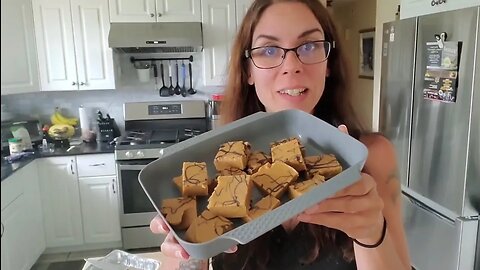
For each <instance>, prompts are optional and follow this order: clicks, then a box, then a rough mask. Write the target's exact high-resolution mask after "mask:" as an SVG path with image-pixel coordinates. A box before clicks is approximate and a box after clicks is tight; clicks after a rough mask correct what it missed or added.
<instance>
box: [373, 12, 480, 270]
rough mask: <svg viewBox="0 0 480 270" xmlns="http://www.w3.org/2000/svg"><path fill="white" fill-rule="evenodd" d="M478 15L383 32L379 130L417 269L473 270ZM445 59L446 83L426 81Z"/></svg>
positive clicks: (478, 150) (478, 158)
mask: <svg viewBox="0 0 480 270" xmlns="http://www.w3.org/2000/svg"><path fill="white" fill-rule="evenodd" d="M479 9H480V8H479V7H474V8H468V9H461V10H456V11H449V12H443V13H437V14H432V15H427V16H421V17H417V18H411V19H406V20H399V21H395V22H391V23H386V24H384V25H383V40H382V74H381V98H380V99H381V104H380V112H381V113H380V131H381V132H383V133H384V134H385V135H386V136H387V137H388V138H389V139H390V140H391V141H392V142H393V144H394V145H395V148H396V152H397V159H398V164H399V175H400V179H401V182H402V191H403V196H402V198H403V205H404V208H403V210H404V212H403V217H404V225H405V230H406V233H407V238H408V243H409V248H410V255H411V258H412V264H413V267H414V268H415V269H417V270H439V269H440V270H443V269H445V270H470V269H475V270H478V269H480V258H479V253H480V251H479V250H480V244H479V241H480V240H479V239H480V233H479V211H480V210H479V209H480V75H479V74H480V44H479V43H480V31H479V29H480V26H479V12H480V11H479ZM432 44H433V45H432ZM451 44H453V45H454V46H455V48H456V51H455V50H450V49H451V47H450V46H451ZM447 45H448V46H447ZM447 47H448V48H449V49H448V50H447ZM432 48H434V49H432ZM452 51H453V52H452ZM448 53H451V55H453V56H454V58H455V56H456V57H457V58H456V59H455V61H457V67H455V65H451V68H449V69H446V70H444V71H442V72H446V73H442V74H449V75H446V76H447V77H448V76H453V77H449V78H450V79H448V78H447V79H445V78H440V79H438V78H437V77H435V76H432V75H431V74H432V72H433V73H435V72H439V71H438V69H436V67H435V63H434V62H435V61H440V62H441V63H440V64H441V65H443V64H442V63H444V62H446V60H445V61H444V62H442V61H443V60H444V58H443V56H444V55H447V54H448ZM442 55H443V56H442ZM448 60H449V61H450V59H448ZM440 70H441V69H440ZM452 71H453V72H454V73H452ZM435 74H437V73H435ZM442 76H443V75H442ZM435 78H437V79H435ZM452 78H453V79H452ZM447 88H448V89H449V90H448V91H450V92H448V91H444V90H445V89H447ZM431 89H436V90H435V91H436V92H435V95H433V96H432V94H431V92H429V91H430V90H431ZM447 92H448V93H449V99H448V100H447V99H442V98H444V97H445V96H446V94H445V93H447ZM452 93H453V98H452V96H450V94H452ZM440 97H442V98H440Z"/></svg>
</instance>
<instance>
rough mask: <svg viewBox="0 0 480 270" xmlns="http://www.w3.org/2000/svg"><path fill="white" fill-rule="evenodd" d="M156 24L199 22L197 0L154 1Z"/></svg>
mask: <svg viewBox="0 0 480 270" xmlns="http://www.w3.org/2000/svg"><path fill="white" fill-rule="evenodd" d="M156 2H157V5H156V6H157V22H200V21H202V13H201V11H200V6H201V5H200V1H199V0H156Z"/></svg>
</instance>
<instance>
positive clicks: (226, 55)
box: [202, 0, 252, 86]
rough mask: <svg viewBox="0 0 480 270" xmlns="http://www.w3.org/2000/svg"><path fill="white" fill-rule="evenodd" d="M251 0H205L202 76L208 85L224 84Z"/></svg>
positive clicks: (203, 7) (203, 4) (203, 5)
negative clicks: (233, 49) (232, 52)
mask: <svg viewBox="0 0 480 270" xmlns="http://www.w3.org/2000/svg"><path fill="white" fill-rule="evenodd" d="M251 2H252V0H237V1H235V0H202V18H203V43H204V48H203V57H204V61H203V65H204V67H203V76H204V81H205V85H206V86H220V85H225V83H226V75H227V71H228V70H227V69H228V66H227V65H228V62H229V60H230V53H231V49H232V46H233V42H234V39H235V35H236V33H237V25H238V26H239V25H240V23H241V22H242V20H243V16H245V13H246V10H247V9H248V7H249V6H250V3H251Z"/></svg>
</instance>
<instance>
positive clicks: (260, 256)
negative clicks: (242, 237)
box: [214, 0, 364, 269]
mask: <svg viewBox="0 0 480 270" xmlns="http://www.w3.org/2000/svg"><path fill="white" fill-rule="evenodd" d="M280 2H299V3H303V4H305V5H306V6H307V7H308V8H309V9H310V10H311V11H312V12H313V14H314V16H315V17H316V19H317V20H318V21H319V23H320V25H321V26H322V28H323V30H324V33H325V39H326V40H328V41H330V42H332V43H333V42H335V47H334V48H333V49H332V51H331V52H330V55H329V57H328V62H327V67H328V69H329V71H330V74H329V76H328V77H327V78H326V80H325V89H324V92H323V95H322V97H321V99H320V101H319V102H318V104H317V105H316V106H315V109H314V113H313V114H314V115H315V116H317V117H319V118H320V119H322V120H324V121H327V122H329V123H330V124H332V125H336V126H337V125H339V124H345V125H346V126H347V127H348V129H349V132H350V134H351V135H352V136H354V137H356V138H358V137H359V135H360V134H361V133H363V131H364V130H363V126H362V124H361V123H360V122H359V120H358V119H357V117H356V116H355V113H354V109H353V106H352V105H351V104H350V102H349V92H350V91H351V83H350V82H351V79H350V73H349V68H348V66H347V61H346V59H345V57H344V54H343V53H342V45H341V42H340V38H339V35H338V34H337V30H336V27H335V25H334V23H333V20H332V19H331V17H330V15H329V13H328V11H327V9H326V8H325V7H324V6H323V5H322V4H321V3H320V1H318V0H255V1H254V2H253V3H252V5H251V6H250V8H249V10H248V11H247V13H246V15H245V18H244V19H243V22H242V24H241V26H240V29H239V31H238V33H237V36H236V39H235V43H234V46H233V49H232V54H231V58H230V63H229V68H228V80H227V85H226V88H225V96H224V100H223V102H222V106H221V118H222V122H223V123H229V122H232V121H235V120H237V119H240V118H242V117H245V116H247V115H250V114H253V113H256V112H259V111H265V107H264V106H263V104H262V103H261V102H260V100H259V99H258V97H257V95H256V92H255V86H253V85H249V84H248V74H249V73H248V68H249V63H248V61H249V59H247V58H246V57H245V55H244V52H245V50H247V49H250V48H251V44H252V38H253V32H254V30H255V27H256V26H257V24H258V21H259V20H260V18H261V16H262V14H263V12H264V11H265V10H266V9H267V8H268V7H269V6H270V5H272V4H275V3H280ZM297 227H298V229H299V230H300V231H301V233H300V235H301V236H302V237H300V238H298V241H301V242H302V244H303V243H304V244H303V245H304V246H305V247H306V250H308V252H307V254H305V256H304V258H299V259H300V261H302V262H303V263H310V262H313V261H315V259H317V257H318V256H319V254H320V253H321V251H322V250H329V249H336V250H337V251H340V252H341V253H342V254H343V257H344V258H345V259H346V260H347V261H351V260H353V256H354V255H353V245H352V241H351V239H350V238H349V237H348V236H347V235H346V234H345V233H343V232H341V231H338V230H335V229H331V228H327V227H324V226H319V225H312V224H305V223H300V224H298V225H297ZM269 241H270V240H269V237H268V234H267V235H264V236H262V237H260V238H257V239H256V240H254V241H252V242H251V243H249V244H248V245H246V246H245V247H240V248H239V251H237V252H236V253H235V254H221V255H219V257H217V258H216V259H217V261H218V259H220V260H221V261H222V263H221V264H222V265H223V266H224V268H223V269H228V265H234V264H235V263H240V265H245V266H246V268H245V269H250V268H252V269H263V268H265V266H266V264H267V263H268V260H269V258H270V254H269V248H268V243H269ZM214 261H215V260H214Z"/></svg>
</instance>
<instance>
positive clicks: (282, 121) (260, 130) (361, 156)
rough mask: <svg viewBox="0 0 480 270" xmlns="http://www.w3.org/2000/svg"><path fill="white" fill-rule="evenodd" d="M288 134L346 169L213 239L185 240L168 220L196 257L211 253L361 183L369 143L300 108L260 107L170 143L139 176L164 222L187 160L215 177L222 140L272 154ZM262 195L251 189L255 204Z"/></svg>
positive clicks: (203, 200) (202, 201) (202, 200)
mask: <svg viewBox="0 0 480 270" xmlns="http://www.w3.org/2000/svg"><path fill="white" fill-rule="evenodd" d="M289 137H297V138H299V139H300V140H301V142H302V144H303V145H304V146H305V149H306V155H307V156H310V155H318V154H321V153H331V154H335V155H336V157H337V159H338V160H339V161H340V163H341V164H342V167H343V169H344V170H343V172H342V173H340V174H338V175H336V176H335V177H333V178H331V179H330V180H328V181H326V182H325V183H323V184H321V185H319V186H317V187H315V188H313V189H312V190H310V191H309V192H308V193H306V194H304V195H302V196H300V197H298V198H296V199H294V200H288V195H287V194H285V195H284V196H283V197H282V199H281V201H282V204H281V205H280V206H279V207H277V208H276V209H274V210H272V211H270V212H268V213H267V214H265V215H263V216H261V217H259V218H257V219H255V220H253V221H251V222H248V223H244V222H243V221H242V220H241V219H230V220H232V221H233V222H234V224H235V228H234V229H233V230H231V231H229V232H227V233H225V234H223V235H221V236H219V237H217V238H215V239H212V240H210V241H208V242H204V243H190V242H188V241H185V240H184V239H183V237H184V233H185V231H175V230H173V228H172V227H170V225H168V226H169V228H170V229H171V231H172V232H173V235H174V236H175V238H176V239H177V240H178V242H179V243H180V245H181V246H182V247H183V248H184V249H185V250H186V251H187V252H188V253H189V254H190V256H191V257H193V258H199V259H204V258H210V257H212V256H215V255H217V254H219V253H221V252H223V251H225V250H227V249H228V248H230V247H232V246H234V245H237V244H246V243H248V242H250V241H252V240H253V239H255V238H257V237H259V236H260V235H262V234H264V233H265V232H268V231H269V230H271V229H273V228H275V227H276V226H278V225H280V224H282V223H283V222H285V221H286V220H288V219H290V218H292V217H294V216H295V215H297V214H299V213H301V212H303V211H304V210H306V209H307V208H309V207H310V206H312V205H314V204H316V203H318V202H319V201H322V200H323V199H325V198H327V197H329V196H331V195H333V194H334V193H336V192H337V191H339V190H341V189H342V188H344V187H346V186H348V185H350V184H352V183H354V182H356V181H357V180H358V179H359V178H360V171H361V170H362V168H363V165H364V164H365V161H366V158H367V154H368V152H367V148H366V147H365V146H364V145H363V144H362V143H360V142H359V141H357V140H356V139H354V138H353V137H351V136H349V135H347V134H344V133H342V132H340V131H339V130H338V129H337V128H336V127H333V126H331V125H329V124H328V123H326V122H324V121H322V120H320V119H318V118H316V117H315V116H313V115H311V114H308V113H305V112H302V111H299V110H285V111H281V112H277V113H264V112H260V113H256V114H253V115H250V116H247V117H245V118H242V119H240V120H237V121H235V122H233V123H231V124H228V125H225V126H223V127H220V128H218V129H214V130H212V131H209V132H206V133H203V134H201V135H199V136H196V137H193V138H191V139H188V140H186V141H183V142H180V143H177V144H175V145H173V146H170V147H168V148H165V149H164V151H163V155H162V156H161V157H160V158H158V159H157V160H155V161H153V162H151V163H150V164H148V165H147V166H146V167H145V168H144V169H143V170H142V171H141V172H140V174H139V176H138V178H139V181H140V184H141V186H142V187H143V189H144V191H145V193H146V194H147V196H148V198H149V199H150V201H151V202H152V203H153V205H154V206H155V209H156V210H157V212H158V213H159V215H160V216H161V217H162V218H163V219H164V221H165V218H164V217H163V215H162V214H161V213H160V211H159V210H160V208H161V201H162V200H163V199H167V198H173V197H180V196H181V193H180V192H179V190H178V189H177V187H176V186H175V185H174V183H173V181H172V178H173V177H175V176H178V175H180V174H181V172H182V164H183V162H184V161H196V162H207V169H208V175H209V177H210V178H214V177H215V174H216V171H215V167H214V165H213V159H214V157H215V154H216V153H217V151H218V149H219V147H220V145H221V144H222V143H225V142H229V141H235V140H243V141H248V142H249V143H250V144H251V146H252V150H262V151H264V152H266V153H270V143H271V142H273V141H276V140H281V139H285V138H289ZM261 197H262V195H261V194H260V192H259V191H258V189H257V188H256V187H255V188H254V192H253V194H252V200H253V203H255V202H256V201H258V200H259V199H260V198H261ZM206 205H207V197H197V210H198V214H200V213H201V212H202V211H203V210H205V209H206Z"/></svg>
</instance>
